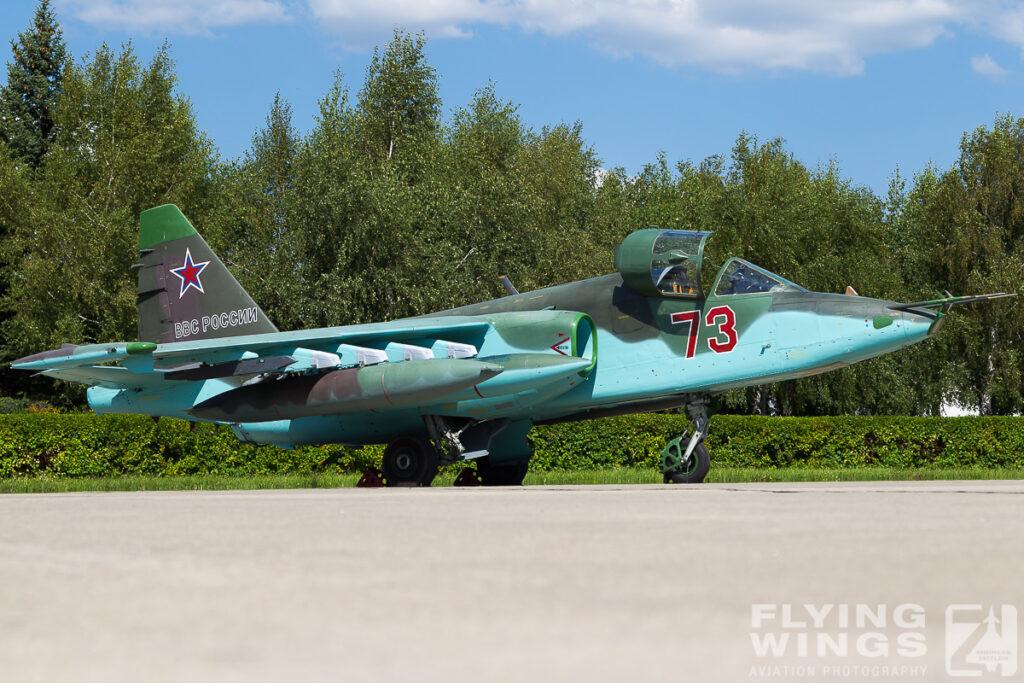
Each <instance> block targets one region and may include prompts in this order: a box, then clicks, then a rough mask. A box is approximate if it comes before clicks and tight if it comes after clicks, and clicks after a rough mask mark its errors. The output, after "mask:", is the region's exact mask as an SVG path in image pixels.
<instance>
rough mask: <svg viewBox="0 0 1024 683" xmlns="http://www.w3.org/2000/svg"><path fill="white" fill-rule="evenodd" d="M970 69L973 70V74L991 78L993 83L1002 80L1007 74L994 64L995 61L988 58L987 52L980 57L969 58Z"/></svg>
mask: <svg viewBox="0 0 1024 683" xmlns="http://www.w3.org/2000/svg"><path fill="white" fill-rule="evenodd" d="M971 68H972V69H974V72H975V73H977V74H981V75H982V76H985V77H986V78H991V79H992V80H994V81H1000V80H1002V79H1003V78H1005V77H1006V74H1008V73H1009V72H1008V71H1007V70H1006V69H1004V68H1003V67H1001V66H999V65H998V64H996V60H994V59H992V58H991V57H989V56H988V53H987V52H986V53H985V55H984V56H982V57H971Z"/></svg>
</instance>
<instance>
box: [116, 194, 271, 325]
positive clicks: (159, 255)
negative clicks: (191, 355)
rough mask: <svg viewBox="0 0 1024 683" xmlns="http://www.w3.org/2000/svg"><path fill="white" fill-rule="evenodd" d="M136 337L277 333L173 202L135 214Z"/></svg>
mask: <svg viewBox="0 0 1024 683" xmlns="http://www.w3.org/2000/svg"><path fill="white" fill-rule="evenodd" d="M135 267H136V268H138V270H139V289H138V296H137V298H136V302H137V304H138V311H139V341H145V342H156V343H158V344H164V343H168V342H176V341H194V340H197V339H214V338H218V337H234V336H241V335H248V334H264V333H267V332H277V327H275V326H274V324H273V323H272V322H270V320H269V319H268V318H267V316H266V314H265V313H264V312H263V310H262V309H261V308H260V307H259V306H257V305H256V303H255V302H254V301H253V300H252V297H250V296H249V294H248V292H246V291H245V290H244V289H242V286H241V285H240V284H238V281H237V280H235V278H234V276H233V275H232V274H231V271H229V270H228V269H227V268H226V267H225V266H224V264H223V263H221V260H220V259H219V258H217V255H216V254H215V253H213V251H212V250H211V249H210V247H209V246H208V245H207V244H206V240H204V239H203V238H202V237H201V236H200V235H199V233H198V232H196V229H195V228H194V227H192V224H191V223H190V222H189V221H188V219H187V218H185V215H184V214H183V213H182V212H181V211H180V210H179V209H178V207H177V206H175V205H174V204H164V205H163V206H158V207H156V208H152V209H147V210H146V211H143V212H142V213H141V214H140V215H139V263H138V264H136V266H135Z"/></svg>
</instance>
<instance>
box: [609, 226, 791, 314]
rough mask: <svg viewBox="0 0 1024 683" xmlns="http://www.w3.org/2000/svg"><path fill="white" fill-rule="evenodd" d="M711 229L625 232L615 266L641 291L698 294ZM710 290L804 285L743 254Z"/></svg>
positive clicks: (761, 290)
mask: <svg viewBox="0 0 1024 683" xmlns="http://www.w3.org/2000/svg"><path fill="white" fill-rule="evenodd" d="M711 234H712V233H711V232H709V231H708V232H702V231H693V230H660V229H658V228H648V229H646V230H637V231H636V232H634V233H632V234H630V235H628V236H627V237H626V239H624V240H623V241H622V244H620V245H619V248H618V249H616V251H615V268H616V270H618V271H619V272H620V273H621V274H622V279H623V280H624V281H625V282H626V284H628V285H629V286H630V287H631V288H633V289H634V290H636V291H637V292H639V293H640V294H644V295H646V296H661V297H669V298H688V299H703V298H704V297H705V292H704V288H703V285H702V284H701V281H702V278H701V276H702V274H703V273H702V271H703V267H704V262H705V258H704V245H705V244H706V243H707V241H708V238H709V237H711ZM711 291H712V292H714V295H715V296H731V295H737V294H759V293H765V292H779V291H797V292H803V291H807V290H805V289H804V288H803V287H801V286H799V285H796V284H794V283H792V282H790V281H789V280H786V279H785V278H781V277H779V276H778V275H774V274H773V273H770V272H768V271H767V270H765V269H763V268H759V267H757V266H755V265H754V264H752V263H748V262H747V261H744V260H743V259H739V258H731V259H729V260H728V261H726V263H725V266H723V267H722V268H721V270H719V272H718V276H717V277H716V278H715V282H714V284H713V285H712V287H711Z"/></svg>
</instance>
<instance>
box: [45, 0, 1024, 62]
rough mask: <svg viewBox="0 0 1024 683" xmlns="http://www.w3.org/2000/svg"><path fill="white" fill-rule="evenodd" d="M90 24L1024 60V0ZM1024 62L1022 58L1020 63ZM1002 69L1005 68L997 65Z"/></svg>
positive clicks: (531, 2)
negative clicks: (964, 34)
mask: <svg viewBox="0 0 1024 683" xmlns="http://www.w3.org/2000/svg"><path fill="white" fill-rule="evenodd" d="M58 2H59V3H60V4H61V6H62V8H69V9H70V10H71V14H73V15H74V16H76V17H78V18H79V19H82V20H83V21H86V22H89V23H95V24H104V25H114V26H117V27H121V28H124V29H128V30H144V31H157V32H164V33H175V32H187V33H209V32H210V31H211V30H212V29H215V28H218V27H224V26H232V25H237V24H245V23H255V22H264V23H266V22H280V21H285V20H288V19H290V18H293V17H302V18H305V19H307V20H312V21H315V22H316V23H318V24H319V25H320V26H321V27H322V28H323V29H325V30H326V31H327V32H329V33H330V34H331V35H332V36H334V37H335V38H336V39H337V40H338V41H339V42H340V43H341V44H342V45H344V46H345V47H347V48H350V49H356V50H365V49H368V48H371V47H373V46H374V45H380V44H383V43H386V42H387V41H388V39H389V38H390V35H391V31H392V29H393V28H394V27H396V26H401V27H403V28H405V29H406V30H409V31H424V32H425V33H426V34H427V35H428V36H430V37H432V38H466V37H469V36H472V34H473V29H474V28H477V27H480V26H485V25H497V26H505V27H517V28H520V29H522V30H524V31H528V32H540V33H544V34H547V35H550V36H556V37H557V36H565V35H574V36H580V37H582V38H584V39H585V40H586V41H587V42H589V44H590V45H591V46H592V47H594V48H595V49H596V50H599V51H601V52H604V53H607V54H611V55H615V56H620V57H627V56H634V55H639V56H643V57H646V58H649V59H651V60H654V61H655V62H658V63H660V64H665V65H670V66H677V65H692V66H697V67H701V68H705V69H708V70H711V71H718V72H725V73H736V72H746V71H758V70H768V71H788V70H794V71H817V72H823V73H831V74H837V75H851V74H859V73H861V72H863V70H864V63H865V59H867V58H868V57H870V56H872V55H877V54H883V53H887V52H895V51H900V50H908V49H914V48H921V47H925V46H927V45H931V44H932V43H934V42H935V41H936V40H938V39H939V38H940V37H942V36H950V35H953V33H954V32H956V31H958V30H960V29H964V28H969V29H970V30H972V31H976V32H981V33H983V34H987V35H989V36H992V37H994V38H996V39H998V40H1000V41H1004V42H1008V43H1010V44H1013V45H1016V46H1018V47H1020V48H1021V49H1022V51H1024V5H1022V4H1021V2H1020V0H774V1H773V2H766V1H765V0H58ZM1022 55H1024V52H1022ZM997 66H998V65H997Z"/></svg>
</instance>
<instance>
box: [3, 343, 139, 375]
mask: <svg viewBox="0 0 1024 683" xmlns="http://www.w3.org/2000/svg"><path fill="white" fill-rule="evenodd" d="M156 346H157V345H156V344H153V343H151V342H117V343H113V344H85V345H84V346H78V345H75V344H64V345H63V346H61V347H60V348H59V349H53V350H50V351H43V352H42V353H33V354H32V355H31V356H25V357H24V358H18V359H17V360H15V361H12V362H11V367H12V368H14V369H15V370H56V369H58V368H68V367H75V366H79V365H95V364H98V363H109V362H112V361H121V360H125V359H127V358H128V357H130V356H132V357H138V356H141V355H144V354H151V353H153V351H155V350H156Z"/></svg>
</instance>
